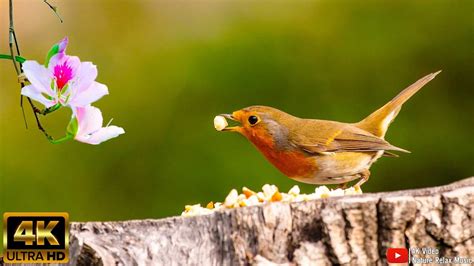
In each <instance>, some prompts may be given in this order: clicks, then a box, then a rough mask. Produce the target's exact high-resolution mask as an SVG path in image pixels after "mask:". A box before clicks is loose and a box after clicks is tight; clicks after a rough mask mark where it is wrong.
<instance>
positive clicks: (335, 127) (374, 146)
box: [291, 123, 408, 154]
mask: <svg viewBox="0 0 474 266" xmlns="http://www.w3.org/2000/svg"><path fill="white" fill-rule="evenodd" d="M321 126H322V127H323V128H320V130H321V132H324V136H323V135H322V134H318V133H314V132H310V131H311V130H318V126H317V124H314V125H311V126H310V127H308V126H306V127H302V128H300V129H296V130H295V131H293V132H291V134H292V137H291V139H292V142H293V143H292V144H293V145H294V146H296V147H299V148H301V149H303V150H304V151H306V152H309V153H319V154H325V153H331V152H350V151H353V152H355V151H362V152H364V151H380V150H393V151H401V152H408V151H407V150H404V149H401V148H398V147H395V146H393V145H391V144H390V143H388V142H387V141H385V140H383V139H381V138H378V137H376V136H374V135H372V134H370V133H368V132H366V131H364V130H360V129H359V128H356V127H354V126H352V125H350V124H343V123H333V124H328V123H324V124H321Z"/></svg>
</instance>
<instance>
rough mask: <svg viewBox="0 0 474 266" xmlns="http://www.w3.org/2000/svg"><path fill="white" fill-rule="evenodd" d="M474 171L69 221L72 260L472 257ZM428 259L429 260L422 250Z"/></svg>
mask: <svg viewBox="0 0 474 266" xmlns="http://www.w3.org/2000/svg"><path fill="white" fill-rule="evenodd" d="M473 236H474V177H471V178H468V179H465V180H462V181H459V182H456V183H453V184H450V185H446V186H441V187H431V188H424V189H415V190H404V191H396V192H387V193H367V194H363V195H358V196H345V197H334V198H328V199H320V200H312V201H306V202H295V203H282V202H276V203H269V204H265V205H259V206H252V207H243V208H237V209H229V210H224V211H218V212H215V213H213V214H210V215H204V216H195V217H171V218H165V219H159V220H151V219H150V220H134V221H123V222H84V223H72V224H71V240H70V242H71V245H70V257H71V261H70V264H72V265H76V264H80V265H318V266H319V265H331V264H342V265H386V264H387V262H386V257H385V253H386V250H387V248H389V247H407V248H414V247H417V248H422V247H426V248H429V247H431V248H433V249H438V250H439V254H438V255H432V257H435V256H445V257H454V256H460V257H465V258H473V259H474V243H473V242H474V239H473ZM425 257H430V256H429V255H428V256H425Z"/></svg>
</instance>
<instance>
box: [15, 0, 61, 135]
mask: <svg viewBox="0 0 474 266" xmlns="http://www.w3.org/2000/svg"><path fill="white" fill-rule="evenodd" d="M9 4H10V12H9V14H10V28H9V33H10V34H9V42H8V45H9V48H10V55H11V57H12V62H13V65H14V67H15V71H16V74H17V76H19V75H20V74H22V73H23V69H22V66H23V65H22V63H21V62H18V65H19V66H20V67H18V66H17V61H16V60H15V58H16V56H15V51H14V49H13V46H15V48H16V54H17V55H18V56H21V53H20V46H19V45H18V41H17V39H16V34H15V27H14V22H13V0H10V1H9ZM23 87H25V83H24V82H23V81H20V88H21V89H23ZM27 99H28V103H29V104H30V106H31V109H32V110H33V115H34V116H35V119H36V124H37V125H38V129H39V130H40V131H41V132H43V134H44V135H45V136H46V138H48V140H51V139H52V138H51V136H50V135H49V134H48V133H47V132H46V130H45V129H44V128H43V126H42V125H41V122H40V120H39V118H38V110H39V109H38V108H37V107H36V106H35V105H34V104H33V101H31V99H30V98H28V97H27ZM20 106H21V108H22V112H23V119H24V121H25V126H26V128H28V123H27V122H26V117H25V114H24V112H25V111H24V108H23V95H21V98H20Z"/></svg>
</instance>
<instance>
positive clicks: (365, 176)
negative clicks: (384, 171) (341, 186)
mask: <svg viewBox="0 0 474 266" xmlns="http://www.w3.org/2000/svg"><path fill="white" fill-rule="evenodd" d="M360 175H361V179H360V180H359V182H357V184H355V186H354V187H355V188H359V189H360V186H362V184H364V183H365V182H367V180H369V176H370V171H369V170H368V169H365V170H364V171H363V172H361V173H360Z"/></svg>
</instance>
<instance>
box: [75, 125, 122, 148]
mask: <svg viewBox="0 0 474 266" xmlns="http://www.w3.org/2000/svg"><path fill="white" fill-rule="evenodd" d="M124 133H125V130H124V129H123V128H121V127H117V126H108V127H103V128H101V129H99V130H98V131H96V132H94V133H92V134H91V135H85V136H84V135H76V137H75V139H76V140H77V141H80V142H84V143H88V144H93V145H97V144H100V143H102V142H104V141H107V140H109V139H111V138H116V137H118V136H119V135H121V134H124Z"/></svg>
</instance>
